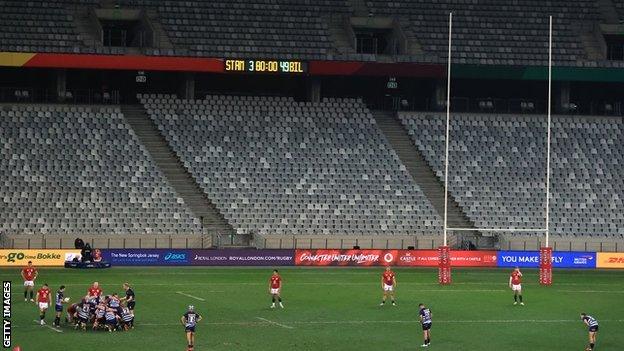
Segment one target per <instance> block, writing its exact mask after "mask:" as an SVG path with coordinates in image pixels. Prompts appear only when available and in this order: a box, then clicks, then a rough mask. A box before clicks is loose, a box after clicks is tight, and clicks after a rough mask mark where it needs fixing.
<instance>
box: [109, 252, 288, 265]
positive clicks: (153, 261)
mask: <svg viewBox="0 0 624 351" xmlns="http://www.w3.org/2000/svg"><path fill="white" fill-rule="evenodd" d="M294 257H295V250H205V249H202V250H185V249H180V250H176V249H103V250H102V260H103V261H105V262H109V263H110V264H111V265H112V266H191V265H193V266H292V265H293V264H294Z"/></svg>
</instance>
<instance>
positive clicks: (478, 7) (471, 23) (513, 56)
mask: <svg viewBox="0 0 624 351" xmlns="http://www.w3.org/2000/svg"><path fill="white" fill-rule="evenodd" d="M368 4H369V6H370V7H371V8H372V9H373V11H374V13H375V14H378V15H385V16H399V17H400V18H401V19H402V20H401V22H402V23H403V24H404V25H406V26H407V27H408V28H410V29H412V30H413V31H414V32H415V33H417V34H418V38H419V41H420V42H421V44H422V45H423V49H424V50H425V51H426V52H431V53H436V54H437V55H438V57H439V58H443V59H444V60H446V56H447V53H446V50H447V46H448V43H447V40H448V13H449V12H450V11H453V14H454V16H453V19H454V23H453V32H454V37H453V38H454V40H455V41H454V46H455V49H454V50H456V51H455V54H454V55H455V56H456V57H457V60H456V62H457V63H466V64H481V65H547V60H548V51H547V48H548V15H553V17H554V19H553V21H554V30H553V42H554V43H555V46H554V48H553V59H554V61H555V64H557V65H568V66H570V65H571V66H575V65H577V64H580V62H579V61H581V60H582V59H583V57H584V52H583V47H582V45H581V43H580V41H579V37H578V35H577V34H576V33H575V32H574V30H573V26H574V25H577V24H579V23H581V22H586V23H588V22H593V21H599V20H600V15H599V13H598V9H597V7H596V4H595V2H594V1H591V0H576V1H572V2H570V1H567V2H558V1H551V2H544V1H534V0H520V1H513V2H506V3H504V4H501V2H499V1H479V0H469V1H461V2H458V1H454V0H444V1H435V2H433V1H426V0H425V1H423V0H416V1H413V0H399V1H383V0H373V1H369V2H368ZM404 59H406V60H408V61H409V60H410V58H409V57H407V58H404Z"/></svg>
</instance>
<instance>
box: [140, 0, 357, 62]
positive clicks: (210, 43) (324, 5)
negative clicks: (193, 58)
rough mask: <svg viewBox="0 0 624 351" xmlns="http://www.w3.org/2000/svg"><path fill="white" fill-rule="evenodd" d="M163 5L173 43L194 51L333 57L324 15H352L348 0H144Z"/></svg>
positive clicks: (160, 8)
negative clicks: (188, 0)
mask: <svg viewBox="0 0 624 351" xmlns="http://www.w3.org/2000/svg"><path fill="white" fill-rule="evenodd" d="M141 4H142V5H147V6H157V9H158V13H159V15H160V18H161V19H162V22H163V25H164V27H165V28H166V30H167V32H168V33H169V36H170V37H171V38H172V41H173V42H174V43H175V44H176V45H177V46H178V47H182V48H187V49H188V50H189V53H190V54H191V55H197V56H217V57H236V56H242V57H251V58H266V57H281V58H287V59H289V58H300V59H327V58H328V55H329V54H330V53H331V47H332V44H331V42H330V39H329V32H328V28H327V23H325V22H324V21H323V20H322V18H321V16H322V14H323V13H349V12H350V9H349V7H348V5H347V1H344V0H342V1H332V0H321V1H310V0H286V1H279V2H277V1H253V2H250V1H246V0H236V1H192V2H180V1H164V2H163V1H143V2H141Z"/></svg>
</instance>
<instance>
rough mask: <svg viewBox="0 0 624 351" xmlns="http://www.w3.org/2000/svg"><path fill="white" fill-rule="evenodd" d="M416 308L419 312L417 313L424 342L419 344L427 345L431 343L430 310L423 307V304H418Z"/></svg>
mask: <svg viewBox="0 0 624 351" xmlns="http://www.w3.org/2000/svg"><path fill="white" fill-rule="evenodd" d="M418 308H419V309H420V312H419V313H418V314H419V316H420V323H421V324H422V329H423V338H424V340H425V342H424V343H423V344H422V345H421V347H429V344H431V316H432V314H431V310H430V309H428V308H427V307H425V305H424V304H422V303H421V304H419V305H418Z"/></svg>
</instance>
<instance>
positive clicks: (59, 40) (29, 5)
mask: <svg viewBox="0 0 624 351" xmlns="http://www.w3.org/2000/svg"><path fill="white" fill-rule="evenodd" d="M0 18H2V20H1V21H0V48H1V50H5V51H25V52H75V53H78V52H80V45H79V42H78V40H79V38H78V36H77V34H76V30H75V28H74V27H73V18H72V15H71V13H70V12H69V11H68V10H67V9H66V8H65V7H64V6H63V4H62V3H59V2H56V1H1V2H0Z"/></svg>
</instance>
